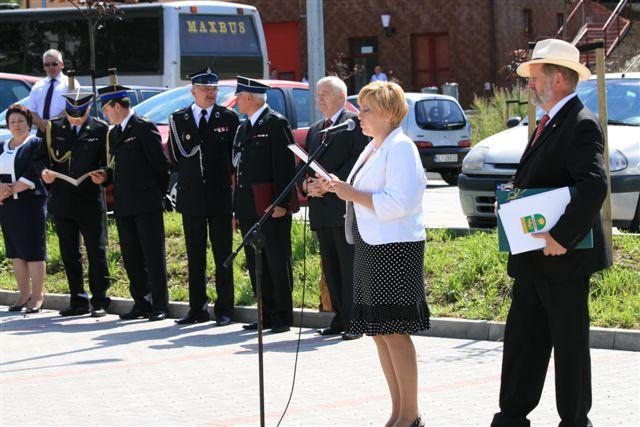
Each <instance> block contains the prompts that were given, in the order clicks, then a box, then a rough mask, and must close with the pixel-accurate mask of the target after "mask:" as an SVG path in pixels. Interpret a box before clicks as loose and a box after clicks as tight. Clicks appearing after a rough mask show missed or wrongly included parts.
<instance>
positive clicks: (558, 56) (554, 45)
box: [516, 39, 591, 80]
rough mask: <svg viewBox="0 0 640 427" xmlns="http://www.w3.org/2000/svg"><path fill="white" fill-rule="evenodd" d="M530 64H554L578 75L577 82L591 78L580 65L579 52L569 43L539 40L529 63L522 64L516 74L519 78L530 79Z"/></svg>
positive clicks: (585, 68) (589, 73)
mask: <svg viewBox="0 0 640 427" xmlns="http://www.w3.org/2000/svg"><path fill="white" fill-rule="evenodd" d="M531 64H555V65H561V66H563V67H567V68H570V69H572V70H573V71H575V72H576V73H578V77H579V80H587V79H588V78H589V77H591V71H589V69H588V68H587V67H585V66H584V65H582V64H581V63H580V51H579V50H578V49H577V48H576V47H575V46H574V45H572V44H571V43H567V42H565V41H564V40H558V39H546V40H540V41H539V42H538V43H536V46H535V47H534V48H533V54H532V55H531V61H527V62H523V63H522V64H520V65H519V66H518V69H517V70H516V72H517V73H518V75H519V76H521V77H530V74H529V67H530V65H531Z"/></svg>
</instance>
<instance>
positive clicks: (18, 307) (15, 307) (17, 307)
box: [9, 297, 31, 311]
mask: <svg viewBox="0 0 640 427" xmlns="http://www.w3.org/2000/svg"><path fill="white" fill-rule="evenodd" d="M29 301H31V297H29V298H27V300H26V301H25V302H23V303H22V304H13V305H12V306H9V311H22V309H23V308H24V306H25V305H27V303H28V302H29Z"/></svg>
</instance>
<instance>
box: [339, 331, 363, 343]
mask: <svg viewBox="0 0 640 427" xmlns="http://www.w3.org/2000/svg"><path fill="white" fill-rule="evenodd" d="M358 338H362V334H352V333H350V332H343V333H342V339H343V340H345V341H351V340H357V339H358Z"/></svg>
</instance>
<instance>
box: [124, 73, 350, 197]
mask: <svg viewBox="0 0 640 427" xmlns="http://www.w3.org/2000/svg"><path fill="white" fill-rule="evenodd" d="M260 82H262V83H264V84H266V85H268V86H270V87H271V89H268V90H267V103H268V104H269V106H270V107H271V108H272V109H274V110H276V111H277V112H279V113H280V114H282V115H283V116H285V117H286V118H287V119H288V120H289V123H290V124H291V128H292V130H293V136H294V139H295V142H296V143H297V144H299V145H301V146H304V145H305V144H304V142H305V138H306V137H307V132H308V131H309V126H310V125H311V118H310V102H311V101H310V98H309V84H308V83H301V82H293V81H287V80H260ZM235 91H236V81H235V80H220V82H219V84H218V104H220V105H224V106H225V107H228V108H232V109H234V110H236V112H237V107H236V96H235V94H234V93H235ZM192 102H193V96H192V95H191V85H187V86H183V87H179V88H175V89H172V90H168V91H166V92H164V93H162V94H160V95H157V96H154V97H153V98H151V99H149V100H147V101H144V102H142V103H140V104H139V105H137V106H136V107H135V111H136V113H138V114H140V115H143V116H145V117H147V118H148V119H149V120H151V121H152V122H154V123H155V124H156V125H157V126H158V129H159V130H160V133H161V134H162V142H163V144H164V145H165V150H166V149H167V142H168V138H169V124H168V120H169V115H170V114H171V113H173V112H174V111H176V110H179V109H181V108H185V107H187V106H189V105H190V104H191V103H192ZM347 109H348V110H349V111H353V112H356V113H357V112H358V110H357V109H356V108H355V107H354V106H353V105H351V104H350V103H348V102H347ZM176 183H177V177H172V179H171V181H170V184H169V191H168V193H167V195H168V197H169V199H170V200H171V201H172V203H175V184H176Z"/></svg>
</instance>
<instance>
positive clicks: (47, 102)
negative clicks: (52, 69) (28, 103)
mask: <svg viewBox="0 0 640 427" xmlns="http://www.w3.org/2000/svg"><path fill="white" fill-rule="evenodd" d="M55 83H56V79H51V81H50V82H49V90H47V95H46V96H45V97H44V109H43V110H42V118H43V119H45V120H49V110H50V109H51V98H52V97H53V86H54V84H55Z"/></svg>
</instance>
